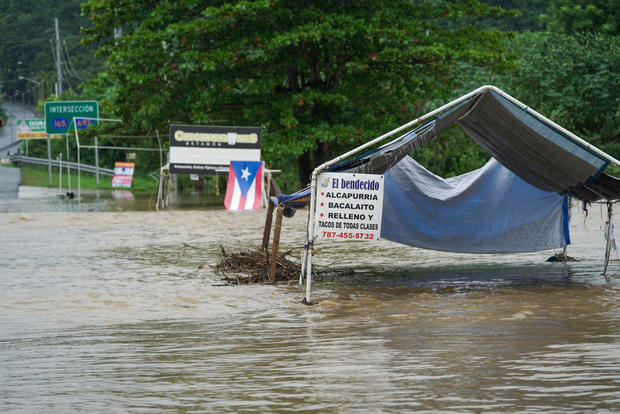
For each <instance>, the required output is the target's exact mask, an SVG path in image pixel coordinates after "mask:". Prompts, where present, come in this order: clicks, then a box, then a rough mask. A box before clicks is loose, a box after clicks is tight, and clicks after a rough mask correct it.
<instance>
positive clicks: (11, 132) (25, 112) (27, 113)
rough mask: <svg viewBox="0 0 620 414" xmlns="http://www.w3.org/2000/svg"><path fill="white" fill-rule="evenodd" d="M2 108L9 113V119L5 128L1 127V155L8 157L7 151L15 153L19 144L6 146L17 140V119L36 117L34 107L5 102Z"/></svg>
mask: <svg viewBox="0 0 620 414" xmlns="http://www.w3.org/2000/svg"><path fill="white" fill-rule="evenodd" d="M2 108H3V109H4V112H6V114H7V120H6V125H5V126H4V128H2V129H0V157H6V155H7V153H9V152H10V153H11V154H14V153H15V152H16V151H17V146H14V147H11V148H5V147H7V146H8V145H9V144H11V143H13V142H16V141H17V138H16V137H15V129H16V128H17V127H16V121H17V120H18V119H32V118H36V117H35V114H34V112H33V111H32V108H30V107H27V106H22V105H21V104H17V103H13V102H3V103H2Z"/></svg>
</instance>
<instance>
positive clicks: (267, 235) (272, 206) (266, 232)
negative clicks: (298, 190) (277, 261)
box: [262, 200, 275, 258]
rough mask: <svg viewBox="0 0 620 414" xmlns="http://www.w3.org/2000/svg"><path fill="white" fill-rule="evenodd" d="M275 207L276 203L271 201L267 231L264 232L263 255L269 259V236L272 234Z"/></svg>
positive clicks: (266, 219)
mask: <svg viewBox="0 0 620 414" xmlns="http://www.w3.org/2000/svg"><path fill="white" fill-rule="evenodd" d="M274 207H275V203H274V202H273V200H270V201H269V206H267V217H266V218H265V229H264V230H263V245H262V246H263V253H264V254H265V258H267V248H268V247H269V236H270V234H271V221H272V220H273V209H274Z"/></svg>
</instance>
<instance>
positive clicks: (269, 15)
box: [0, 0, 620, 190]
mask: <svg viewBox="0 0 620 414" xmlns="http://www.w3.org/2000/svg"><path fill="white" fill-rule="evenodd" d="M2 2H4V3H6V4H7V5H8V6H7V7H8V9H9V10H12V11H11V12H10V13H13V14H14V13H16V12H15V10H17V9H19V7H25V8H27V7H30V6H28V5H32V4H33V3H36V4H39V3H40V4H41V6H40V8H41V10H47V12H48V13H51V12H50V11H49V10H50V9H49V7H51V6H50V5H51V2H45V1H41V2H35V1H34V0H28V1H27V2H16V1H9V0H0V3H2ZM48 3H49V5H48ZM77 3H78V0H66V1H64V2H62V4H63V5H64V6H63V7H72V6H70V5H75V4H77ZM617 3H618V2H617V0H614V1H613V2H607V1H604V0H590V1H587V0H579V1H568V0H484V1H480V2H479V1H477V0H460V1H440V0H437V1H432V0H428V1H415V2H411V1H408V0H397V1H390V2H385V1H379V0H359V1H353V0H350V1H345V0H341V1H328V0H324V1H303V0H257V1H250V0H229V1H224V0H217V1H206V0H184V1H174V2H173V1H169V0H149V1H147V0H123V1H120V2H119V1H115V0H89V1H87V2H85V3H84V4H83V5H82V8H83V14H84V16H85V17H82V18H79V17H76V15H75V13H74V10H73V9H72V8H71V13H69V12H67V13H66V17H65V16H59V17H61V18H66V19H68V18H72V19H84V20H79V21H80V24H81V25H82V26H84V27H86V28H85V29H83V31H82V36H83V37H85V38H86V42H85V43H86V44H87V46H88V48H90V49H85V50H93V49H94V48H97V49H98V55H99V59H101V60H105V62H106V69H105V70H104V71H103V72H101V73H100V74H99V75H98V76H97V78H96V79H94V80H91V81H89V82H87V83H85V84H83V85H82V86H81V90H80V91H79V94H76V93H72V92H69V93H67V94H65V96H64V97H62V98H63V99H97V100H99V101H100V106H101V110H102V116H105V117H109V118H119V119H120V120H121V122H119V123H103V124H102V125H101V126H100V127H98V128H95V129H93V130H92V131H90V132H87V133H82V134H81V137H82V138H81V139H83V140H84V142H85V143H87V144H92V139H93V138H92V137H93V135H94V134H98V135H99V137H100V139H99V143H100V144H103V145H106V144H107V145H125V146H128V147H131V146H136V145H138V146H150V147H154V146H157V142H156V140H155V139H153V138H151V139H150V140H143V141H140V142H139V143H138V141H135V140H134V141H132V140H119V139H118V138H114V137H104V135H106V134H112V135H127V134H128V135H143V134H150V135H152V134H154V133H155V132H156V131H159V133H160V135H161V136H162V142H164V141H167V131H168V125H169V124H170V123H189V124H203V125H207V124H216V125H253V126H260V127H262V128H263V158H264V159H265V160H266V161H267V163H268V165H269V166H270V167H272V168H281V169H283V170H284V171H285V173H284V174H283V176H282V177H283V179H284V184H285V185H284V186H285V188H286V189H288V190H292V189H294V187H297V186H298V185H300V184H304V183H305V182H307V179H308V175H309V173H310V171H311V169H312V168H314V167H315V166H317V165H318V164H320V163H321V162H323V161H325V160H326V159H328V158H329V157H332V156H333V155H336V154H338V153H340V152H342V151H343V150H347V149H350V148H352V147H354V146H356V145H358V144H359V143H362V142H364V141H367V140H369V139H372V138H374V137H376V136H378V135H381V134H383V133H385V132H387V131H389V130H391V129H393V128H395V127H397V126H398V125H401V124H402V123H404V122H407V121H409V120H411V119H414V118H415V117H417V116H419V115H421V114H423V113H426V112H428V111H430V110H432V109H434V108H436V107H438V106H440V105H442V104H444V103H446V102H448V101H449V100H452V99H454V98H456V97H458V96H460V95H462V94H464V93H466V92H469V91H471V90H472V89H475V88H477V87H479V86H481V85H484V84H494V85H497V86H498V87H500V88H502V89H503V90H505V91H506V92H508V93H509V94H511V95H513V96H515V97H517V98H518V99H520V100H521V101H523V102H524V103H526V104H527V105H529V106H531V107H533V108H535V109H536V110H537V111H538V112H540V113H542V114H544V115H546V116H548V117H549V118H551V119H553V120H554V121H556V122H558V123H559V124H561V125H563V126H565V127H566V128H568V129H570V130H572V131H574V132H575V133H576V134H577V135H580V136H582V137H583V138H584V139H586V140H588V141H591V142H593V143H594V144H595V145H597V146H600V147H601V148H602V149H603V150H605V151H608V152H610V153H611V155H613V156H615V157H617V158H619V157H620V136H619V133H618V132H619V129H618V127H617V125H618V119H619V118H620V95H619V94H618V93H617V91H618V90H619V86H620V85H619V84H618V83H619V82H620V80H619V79H620V77H618V76H617V73H618V68H619V67H620V65H619V63H620V62H619V60H620V57H619V55H618V44H619V42H618V36H619V34H618V10H620V7H618V4H617ZM22 4H23V6H20V5H22ZM496 6H497V7H496ZM46 7H47V9H46ZM28 10H31V9H28ZM32 10H33V11H32V13H33V15H32V16H30V17H28V16H22V17H20V19H35V18H37V17H36V16H38V11H37V10H38V9H37V10H34V9H32ZM506 10H509V12H506ZM49 15H53V13H51V14H48V15H47V16H45V19H47V20H50V18H49V17H48V16H49ZM69 16H73V17H69ZM39 17H40V16H39ZM86 17H87V18H88V20H86V19H85V18H86ZM76 21H77V20H76ZM33 24H35V20H32V21H31V25H33ZM40 24H42V23H40ZM61 26H63V27H65V26H66V25H65V24H63V23H62V20H61ZM46 27H48V28H49V29H50V30H51V29H52V28H53V19H51V23H49V24H47V26H46ZM115 29H122V32H123V36H122V37H121V38H115V37H114V36H113V34H114V30H115ZM496 29H500V31H498V30H496ZM2 30H3V29H2V28H0V32H1V31H2ZM508 30H512V31H515V32H516V33H514V32H512V33H511V32H507V31H508ZM51 33H52V32H51V31H49V30H48V32H46V36H48V37H49V36H51ZM32 37H33V39H36V37H37V36H34V35H33V36H32ZM3 39H12V38H6V37H3ZM15 39H16V40H15V41H17V40H19V41H20V42H22V43H19V44H23V45H26V46H28V47H27V48H26V49H29V47H30V46H29V45H31V44H30V43H23V37H16V38H15ZM20 39H21V40H20ZM75 39H76V40H77V39H78V38H77V37H76V38H75ZM46 42H48V39H46ZM16 44H17V43H16ZM34 44H35V43H34V42H33V43H32V45H34ZM9 46H11V43H10V42H9V43H6V42H3V43H1V44H0V48H3V47H4V48H5V49H2V51H5V50H6V51H9V52H11V53H16V51H15V50H13V49H10V50H9V49H7V48H9ZM37 47H38V46H37ZM46 48H47V49H46V50H47V51H48V53H50V56H51V52H49V42H48V43H46ZM20 53H21V52H20ZM23 53H25V55H24V56H26V57H24V59H22V61H26V60H27V57H28V56H29V57H30V58H29V59H30V61H32V62H34V63H33V64H37V62H38V63H39V64H40V67H41V69H40V70H41V71H43V72H45V71H48V70H50V68H49V65H50V64H52V65H53V60H51V59H48V60H45V59H41V58H36V56H38V55H37V53H43V52H42V51H35V50H24V51H23ZM72 53H73V52H72ZM11 56H13V55H11ZM15 56H18V55H15ZM21 56H22V55H19V56H18V59H21ZM11 59H13V60H14V59H15V58H14V57H11V58H10V59H8V60H7V62H8V61H10V60H11ZM30 61H29V62H30ZM91 61H92V63H93V64H94V63H96V60H93V59H91ZM43 62H46V63H43ZM74 62H75V61H74ZM6 64H7V65H8V63H6ZM45 65H48V66H45ZM12 70H15V69H12ZM32 72H33V73H36V71H34V70H33V71H32ZM9 73H11V72H7V71H6V70H4V72H3V75H4V78H3V79H8V84H10V82H11V75H8V74H9ZM14 77H15V76H14ZM14 77H13V82H14V81H15V79H14ZM71 141H73V140H71ZM39 144H43V143H42V142H39V143H32V145H31V152H34V153H36V152H39V153H40V154H41V155H45V154H46V149H45V147H44V146H43V145H39ZM64 145H65V143H64V140H63V141H55V142H54V143H53V154H54V156H55V155H56V154H57V153H59V152H60V151H62V150H63V149H64ZM125 152H126V151H102V152H100V154H99V155H100V163H101V164H102V165H105V166H111V165H113V162H114V161H117V160H122V159H124V156H125ZM71 153H72V157H74V156H75V149H74V147H73V146H72V148H71ZM414 155H415V157H416V158H417V159H418V160H419V161H420V162H422V163H423V164H424V165H425V166H427V167H428V168H430V169H431V170H432V171H433V172H435V173H438V174H440V175H443V176H452V175H456V174H461V173H463V172H466V171H469V170H471V169H473V168H476V167H478V166H480V165H482V164H483V163H484V162H485V161H486V160H487V159H488V154H487V153H486V152H485V151H484V150H482V149H481V148H480V147H478V146H477V145H475V144H474V143H473V142H472V141H471V140H470V139H469V138H468V137H466V136H465V135H464V134H463V133H462V132H461V131H460V130H459V129H458V128H452V129H450V130H449V131H447V132H446V133H444V134H443V135H442V136H441V138H440V139H438V140H435V141H433V142H432V143H430V144H429V145H427V146H426V147H424V148H421V149H418V150H416V153H415V154H414ZM82 159H83V160H84V161H85V162H93V159H94V154H93V151H84V152H83V153H82ZM158 167H159V155H158V154H157V153H138V171H137V172H138V173H139V174H140V173H142V174H145V173H150V172H152V171H154V170H156V169H157V168H158ZM281 179H282V178H281Z"/></svg>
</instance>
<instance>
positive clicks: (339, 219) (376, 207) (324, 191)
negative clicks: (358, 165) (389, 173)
mask: <svg viewBox="0 0 620 414" xmlns="http://www.w3.org/2000/svg"><path fill="white" fill-rule="evenodd" d="M315 210H316V212H315V226H314V227H315V229H316V231H315V236H316V237H317V238H318V239H329V240H379V236H380V235H381V215H382V212H383V176H382V175H372V174H343V173H323V174H321V175H319V177H318V180H317V198H316V209H315Z"/></svg>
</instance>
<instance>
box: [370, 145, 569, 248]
mask: <svg viewBox="0 0 620 414" xmlns="http://www.w3.org/2000/svg"><path fill="white" fill-rule="evenodd" d="M382 217H383V218H382V221H383V223H382V230H381V237H382V238H384V239H387V240H391V241H394V242H398V243H402V244H406V245H409V246H415V247H421V248H425V249H433V250H442V251H449V252H460V253H517V252H530V251H538V250H545V249H552V248H561V247H563V246H565V245H566V244H570V238H569V233H568V199H567V196H565V195H559V194H557V193H550V192H546V191H542V190H539V189H537V188H536V187H534V186H532V185H530V184H528V183H526V182H525V181H523V180H522V179H521V178H519V177H518V176H516V175H515V174H514V173H512V172H511V171H509V170H508V169H506V168H505V167H503V166H502V165H501V164H499V163H498V162H497V161H496V160H495V159H493V158H491V160H489V162H488V163H487V164H486V165H484V166H483V167H482V168H480V169H478V170H475V171H471V172H469V173H467V174H464V175H461V176H458V177H453V178H448V179H443V178H441V177H438V176H436V175H434V174H433V173H431V172H430V171H428V170H426V169H425V168H424V167H422V166H421V165H420V164H418V163H417V162H415V161H414V160H413V159H412V158H411V157H408V156H407V157H405V158H403V159H402V160H401V161H399V162H398V163H397V164H396V165H395V166H394V167H392V168H391V169H390V170H389V171H387V172H386V173H385V193H384V201H383V216H382Z"/></svg>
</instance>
